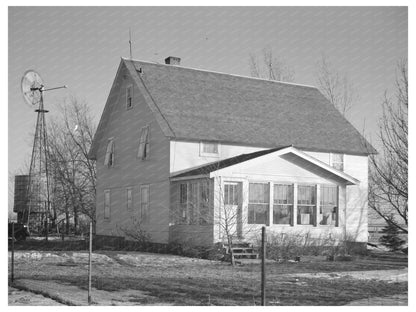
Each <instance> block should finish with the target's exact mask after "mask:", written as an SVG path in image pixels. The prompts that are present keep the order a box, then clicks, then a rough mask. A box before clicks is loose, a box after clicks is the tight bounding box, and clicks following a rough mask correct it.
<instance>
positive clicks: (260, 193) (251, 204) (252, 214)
mask: <svg viewBox="0 0 416 312" xmlns="http://www.w3.org/2000/svg"><path fill="white" fill-rule="evenodd" d="M269 192H270V190H269V184H268V183H249V194H248V223H249V224H268V223H269V207H270V204H269V201H270V197H269V196H270V195H269V194H270V193H269Z"/></svg>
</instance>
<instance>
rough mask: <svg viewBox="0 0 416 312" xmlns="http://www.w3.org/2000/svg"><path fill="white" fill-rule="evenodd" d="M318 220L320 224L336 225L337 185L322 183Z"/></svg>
mask: <svg viewBox="0 0 416 312" xmlns="http://www.w3.org/2000/svg"><path fill="white" fill-rule="evenodd" d="M320 197H321V199H320V205H319V215H318V222H319V224H320V225H333V226H337V225H338V187H337V186H332V185H322V186H321V194H320Z"/></svg>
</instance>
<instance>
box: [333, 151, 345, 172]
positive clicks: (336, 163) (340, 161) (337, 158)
mask: <svg viewBox="0 0 416 312" xmlns="http://www.w3.org/2000/svg"><path fill="white" fill-rule="evenodd" d="M330 165H331V167H333V168H335V169H338V170H340V171H344V154H335V153H331V155H330Z"/></svg>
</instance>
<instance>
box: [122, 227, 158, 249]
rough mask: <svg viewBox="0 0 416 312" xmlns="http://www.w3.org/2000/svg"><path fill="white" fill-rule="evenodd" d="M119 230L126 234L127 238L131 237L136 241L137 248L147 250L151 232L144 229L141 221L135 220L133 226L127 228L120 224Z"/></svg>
mask: <svg viewBox="0 0 416 312" xmlns="http://www.w3.org/2000/svg"><path fill="white" fill-rule="evenodd" d="M119 230H120V231H121V232H122V233H123V234H124V236H125V237H126V238H130V239H131V240H133V241H134V242H135V243H136V244H135V245H136V246H135V248H137V249H139V250H145V249H147V248H148V246H149V244H150V240H151V236H150V234H149V233H147V232H146V231H145V230H143V228H142V226H141V224H140V223H139V222H135V223H133V225H132V226H130V227H127V228H123V227H121V226H120V227H119Z"/></svg>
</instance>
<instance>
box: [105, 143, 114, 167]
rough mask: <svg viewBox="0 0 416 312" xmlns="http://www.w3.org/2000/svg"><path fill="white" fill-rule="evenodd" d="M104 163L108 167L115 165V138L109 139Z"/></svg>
mask: <svg viewBox="0 0 416 312" xmlns="http://www.w3.org/2000/svg"><path fill="white" fill-rule="evenodd" d="M104 165H105V166H107V167H113V166H114V140H113V139H109V140H108V143H107V149H106V152H105V158H104Z"/></svg>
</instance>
